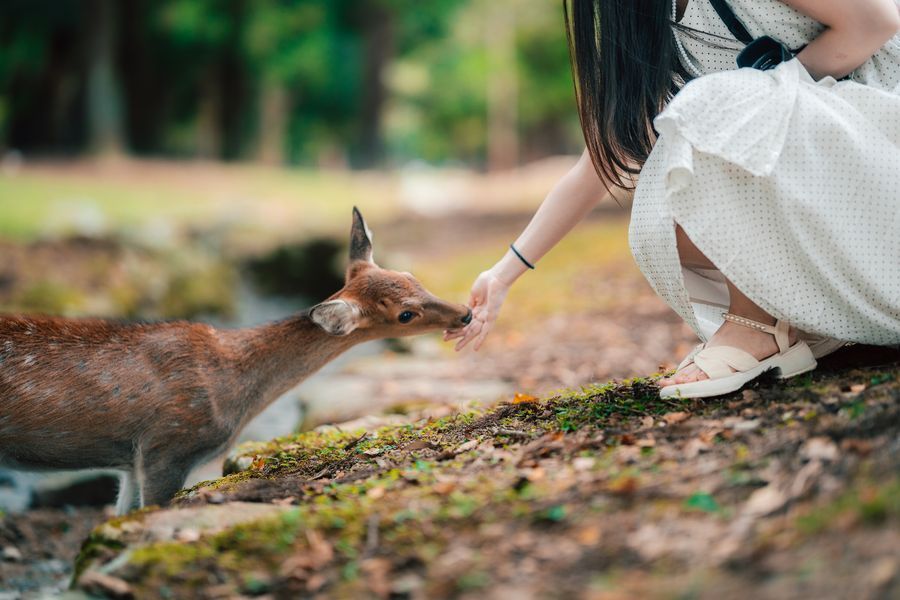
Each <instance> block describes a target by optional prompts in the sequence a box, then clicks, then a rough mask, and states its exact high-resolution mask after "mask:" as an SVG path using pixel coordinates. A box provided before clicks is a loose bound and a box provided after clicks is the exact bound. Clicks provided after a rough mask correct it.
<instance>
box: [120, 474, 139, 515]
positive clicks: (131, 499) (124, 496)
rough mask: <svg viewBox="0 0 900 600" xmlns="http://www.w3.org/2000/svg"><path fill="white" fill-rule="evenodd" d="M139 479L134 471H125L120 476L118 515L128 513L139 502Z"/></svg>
mask: <svg viewBox="0 0 900 600" xmlns="http://www.w3.org/2000/svg"><path fill="white" fill-rule="evenodd" d="M137 487H138V486H137V481H136V480H135V477H134V472H133V471H123V472H122V474H121V476H120V477H119V495H118V497H117V499H116V515H118V516H120V517H121V516H122V515H126V514H128V513H129V511H131V509H132V508H134V506H135V504H136V503H137V495H138V494H137V492H138V490H137Z"/></svg>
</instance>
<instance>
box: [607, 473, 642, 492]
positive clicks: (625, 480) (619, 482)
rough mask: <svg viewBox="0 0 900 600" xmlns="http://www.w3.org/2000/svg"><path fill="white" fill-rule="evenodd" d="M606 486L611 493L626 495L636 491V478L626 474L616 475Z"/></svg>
mask: <svg viewBox="0 0 900 600" xmlns="http://www.w3.org/2000/svg"><path fill="white" fill-rule="evenodd" d="M606 487H607V489H608V490H609V491H610V492H612V493H613V494H620V495H622V496H627V495H630V494H633V493H634V492H636V491H637V489H638V480H637V478H636V477H631V476H630V475H626V476H624V477H617V478H616V479H613V480H612V481H610V482H609V485H607V486H606Z"/></svg>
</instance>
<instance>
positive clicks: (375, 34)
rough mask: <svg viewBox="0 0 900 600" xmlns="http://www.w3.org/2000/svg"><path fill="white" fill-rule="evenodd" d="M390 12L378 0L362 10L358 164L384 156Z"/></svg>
mask: <svg viewBox="0 0 900 600" xmlns="http://www.w3.org/2000/svg"><path fill="white" fill-rule="evenodd" d="M394 18H395V15H394V13H393V11H392V10H391V9H390V8H388V7H387V6H385V5H384V3H382V2H379V1H378V0H372V1H369V2H367V3H366V6H365V8H364V10H363V22H362V27H363V53H364V56H363V97H362V109H361V112H360V160H359V162H360V166H363V167H372V166H376V165H378V164H379V163H380V162H381V161H382V159H383V158H384V139H383V131H382V119H383V115H384V108H385V101H386V100H387V86H386V85H385V81H384V79H385V69H386V68H387V66H388V63H389V62H390V61H391V59H392V58H393V57H394V50H395V42H396V40H395V36H396V29H395V23H394Z"/></svg>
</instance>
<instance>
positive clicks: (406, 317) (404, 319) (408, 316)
mask: <svg viewBox="0 0 900 600" xmlns="http://www.w3.org/2000/svg"><path fill="white" fill-rule="evenodd" d="M415 316H416V315H415V314H413V313H412V312H411V311H408V310H404V311H403V312H402V313H400V316H399V317H397V320H398V321H400V322H401V323H409V322H410V321H412V320H413V317H415Z"/></svg>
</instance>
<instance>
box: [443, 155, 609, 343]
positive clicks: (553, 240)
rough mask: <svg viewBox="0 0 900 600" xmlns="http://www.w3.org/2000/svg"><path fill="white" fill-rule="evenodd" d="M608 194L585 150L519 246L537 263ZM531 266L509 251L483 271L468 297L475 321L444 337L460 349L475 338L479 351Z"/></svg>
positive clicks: (517, 243)
mask: <svg viewBox="0 0 900 600" xmlns="http://www.w3.org/2000/svg"><path fill="white" fill-rule="evenodd" d="M606 195H607V191H606V188H605V187H604V186H603V183H602V181H601V180H600V178H599V176H598V175H597V172H596V171H595V170H594V165H593V164H592V163H591V157H590V155H589V154H588V153H587V151H585V152H584V153H583V154H582V155H581V158H580V159H578V163H576V165H575V166H574V167H572V169H570V170H569V172H568V173H566V174H565V175H564V176H563V177H562V179H560V180H559V181H558V182H557V184H556V185H555V186H554V187H553V189H552V190H551V191H550V193H549V194H548V195H547V197H546V198H545V199H544V202H543V203H542V204H541V206H540V208H538V210H537V212H536V213H535V215H534V217H532V219H531V222H530V223H529V224H528V226H527V227H526V228H525V230H524V231H523V232H522V234H521V235H520V236H519V238H518V239H517V240H516V241H515V247H516V250H518V251H519V252H520V253H521V254H522V256H524V257H525V259H526V260H528V261H529V262H530V263H532V264H534V263H536V262H537V261H538V260H540V258H541V257H542V256H544V254H546V253H547V252H548V251H549V250H550V249H551V248H553V246H555V245H556V244H557V243H558V242H559V241H560V240H561V239H562V238H563V237H564V236H565V235H566V234H567V233H568V232H569V231H570V230H571V229H572V228H573V227H574V226H575V225H576V224H577V223H578V222H579V221H581V219H583V218H584V216H585V215H586V214H587V213H588V212H590V210H591V209H592V208H593V207H594V206H596V205H597V203H599V202H600V200H601V199H603V198H604V197H605V196H606ZM527 270H528V267H526V266H525V263H523V262H522V261H521V260H520V259H519V257H517V256H516V255H515V254H514V253H513V252H512V250H507V252H506V254H505V255H504V256H503V258H501V259H500V261H499V262H497V264H495V265H494V266H493V267H491V268H490V269H488V270H487V271H485V272H484V273H482V274H481V275H479V276H478V279H476V280H475V284H474V285H473V286H472V295H471V297H470V299H469V305H470V306H471V307H472V322H471V323H469V325H468V326H466V327H465V329H459V330H455V331H449V332H447V334H446V335H445V336H444V339H446V340H452V339H457V338H459V342H458V343H457V344H456V349H457V350H461V349H462V348H463V347H464V346H465V345H466V344H468V343H469V342H472V341H474V342H475V345H474V348H475V349H476V350H478V348H480V347H481V344H482V343H483V342H484V338H485V337H486V336H487V334H488V332H489V331H490V330H491V328H492V327H493V324H494V321H495V320H496V319H497V315H498V314H499V312H500V307H501V305H502V304H503V300H504V299H505V298H506V293H507V292H508V291H509V288H510V286H511V285H512V284H513V283H514V282H515V281H516V280H517V279H518V278H519V277H520V276H521V275H522V274H523V273H524V272H525V271H527Z"/></svg>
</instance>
